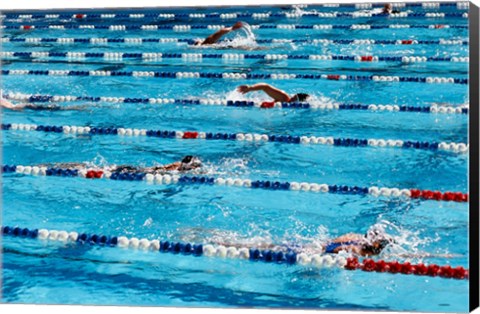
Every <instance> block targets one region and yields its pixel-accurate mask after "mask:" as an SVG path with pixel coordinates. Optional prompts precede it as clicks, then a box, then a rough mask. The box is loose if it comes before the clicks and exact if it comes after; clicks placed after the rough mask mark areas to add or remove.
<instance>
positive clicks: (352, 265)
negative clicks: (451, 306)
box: [345, 257, 469, 279]
mask: <svg viewBox="0 0 480 314" xmlns="http://www.w3.org/2000/svg"><path fill="white" fill-rule="evenodd" d="M345 269H347V270H362V271H365V272H378V273H390V274H403V275H415V276H430V277H437V276H439V277H442V278H453V279H468V275H469V272H468V269H465V268H463V267H461V266H458V267H455V268H452V267H451V266H439V265H435V264H431V265H428V266H427V265H424V264H414V265H412V264H410V263H409V262H405V263H399V262H385V261H383V260H380V261H374V260H372V259H368V258H367V259H364V260H363V261H362V262H359V261H358V259H357V258H356V257H354V258H349V259H347V265H345Z"/></svg>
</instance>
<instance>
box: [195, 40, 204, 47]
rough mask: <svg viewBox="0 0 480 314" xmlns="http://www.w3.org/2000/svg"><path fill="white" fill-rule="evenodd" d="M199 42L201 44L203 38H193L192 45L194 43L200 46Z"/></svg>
mask: <svg viewBox="0 0 480 314" xmlns="http://www.w3.org/2000/svg"><path fill="white" fill-rule="evenodd" d="M201 44H203V40H202V39H195V40H194V42H193V45H194V46H200V45H201Z"/></svg>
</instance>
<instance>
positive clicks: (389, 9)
mask: <svg viewBox="0 0 480 314" xmlns="http://www.w3.org/2000/svg"><path fill="white" fill-rule="evenodd" d="M396 13H400V11H398V10H393V8H392V4H391V3H387V4H385V5H384V7H383V9H382V14H396Z"/></svg>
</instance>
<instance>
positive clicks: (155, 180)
mask: <svg viewBox="0 0 480 314" xmlns="http://www.w3.org/2000/svg"><path fill="white" fill-rule="evenodd" d="M1 170H2V173H3V174H5V173H18V174H24V175H32V176H56V177H65V178H72V177H80V178H86V179H106V180H115V181H143V182H146V183H148V184H162V185H169V184H182V185H219V186H228V187H240V188H249V189H265V190H272V191H303V192H314V193H330V194H342V195H369V196H373V197H385V198H394V199H402V198H403V199H423V200H435V201H449V202H468V193H462V192H450V191H447V192H441V191H431V190H418V189H399V188H388V187H376V186H371V187H359V186H346V185H328V184H325V183H322V184H320V183H309V182H280V181H261V180H251V179H240V178H223V177H206V176H186V175H182V176H180V175H177V174H154V173H147V172H140V171H139V172H134V173H122V172H111V171H109V170H108V169H100V168H83V169H80V170H78V169H68V168H61V167H45V166H21V165H3V166H2V168H1Z"/></svg>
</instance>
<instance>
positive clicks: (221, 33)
mask: <svg viewBox="0 0 480 314" xmlns="http://www.w3.org/2000/svg"><path fill="white" fill-rule="evenodd" d="M242 26H243V24H242V22H237V23H235V24H234V25H233V26H232V27H224V28H222V29H220V30H218V31H217V32H215V33H213V34H212V35H210V36H208V37H207V38H205V40H204V41H203V42H201V43H200V45H211V44H214V43H216V42H218V41H219V40H220V38H222V37H223V36H224V35H226V34H228V33H230V32H231V31H234V30H237V29H239V28H241V27H242Z"/></svg>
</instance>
